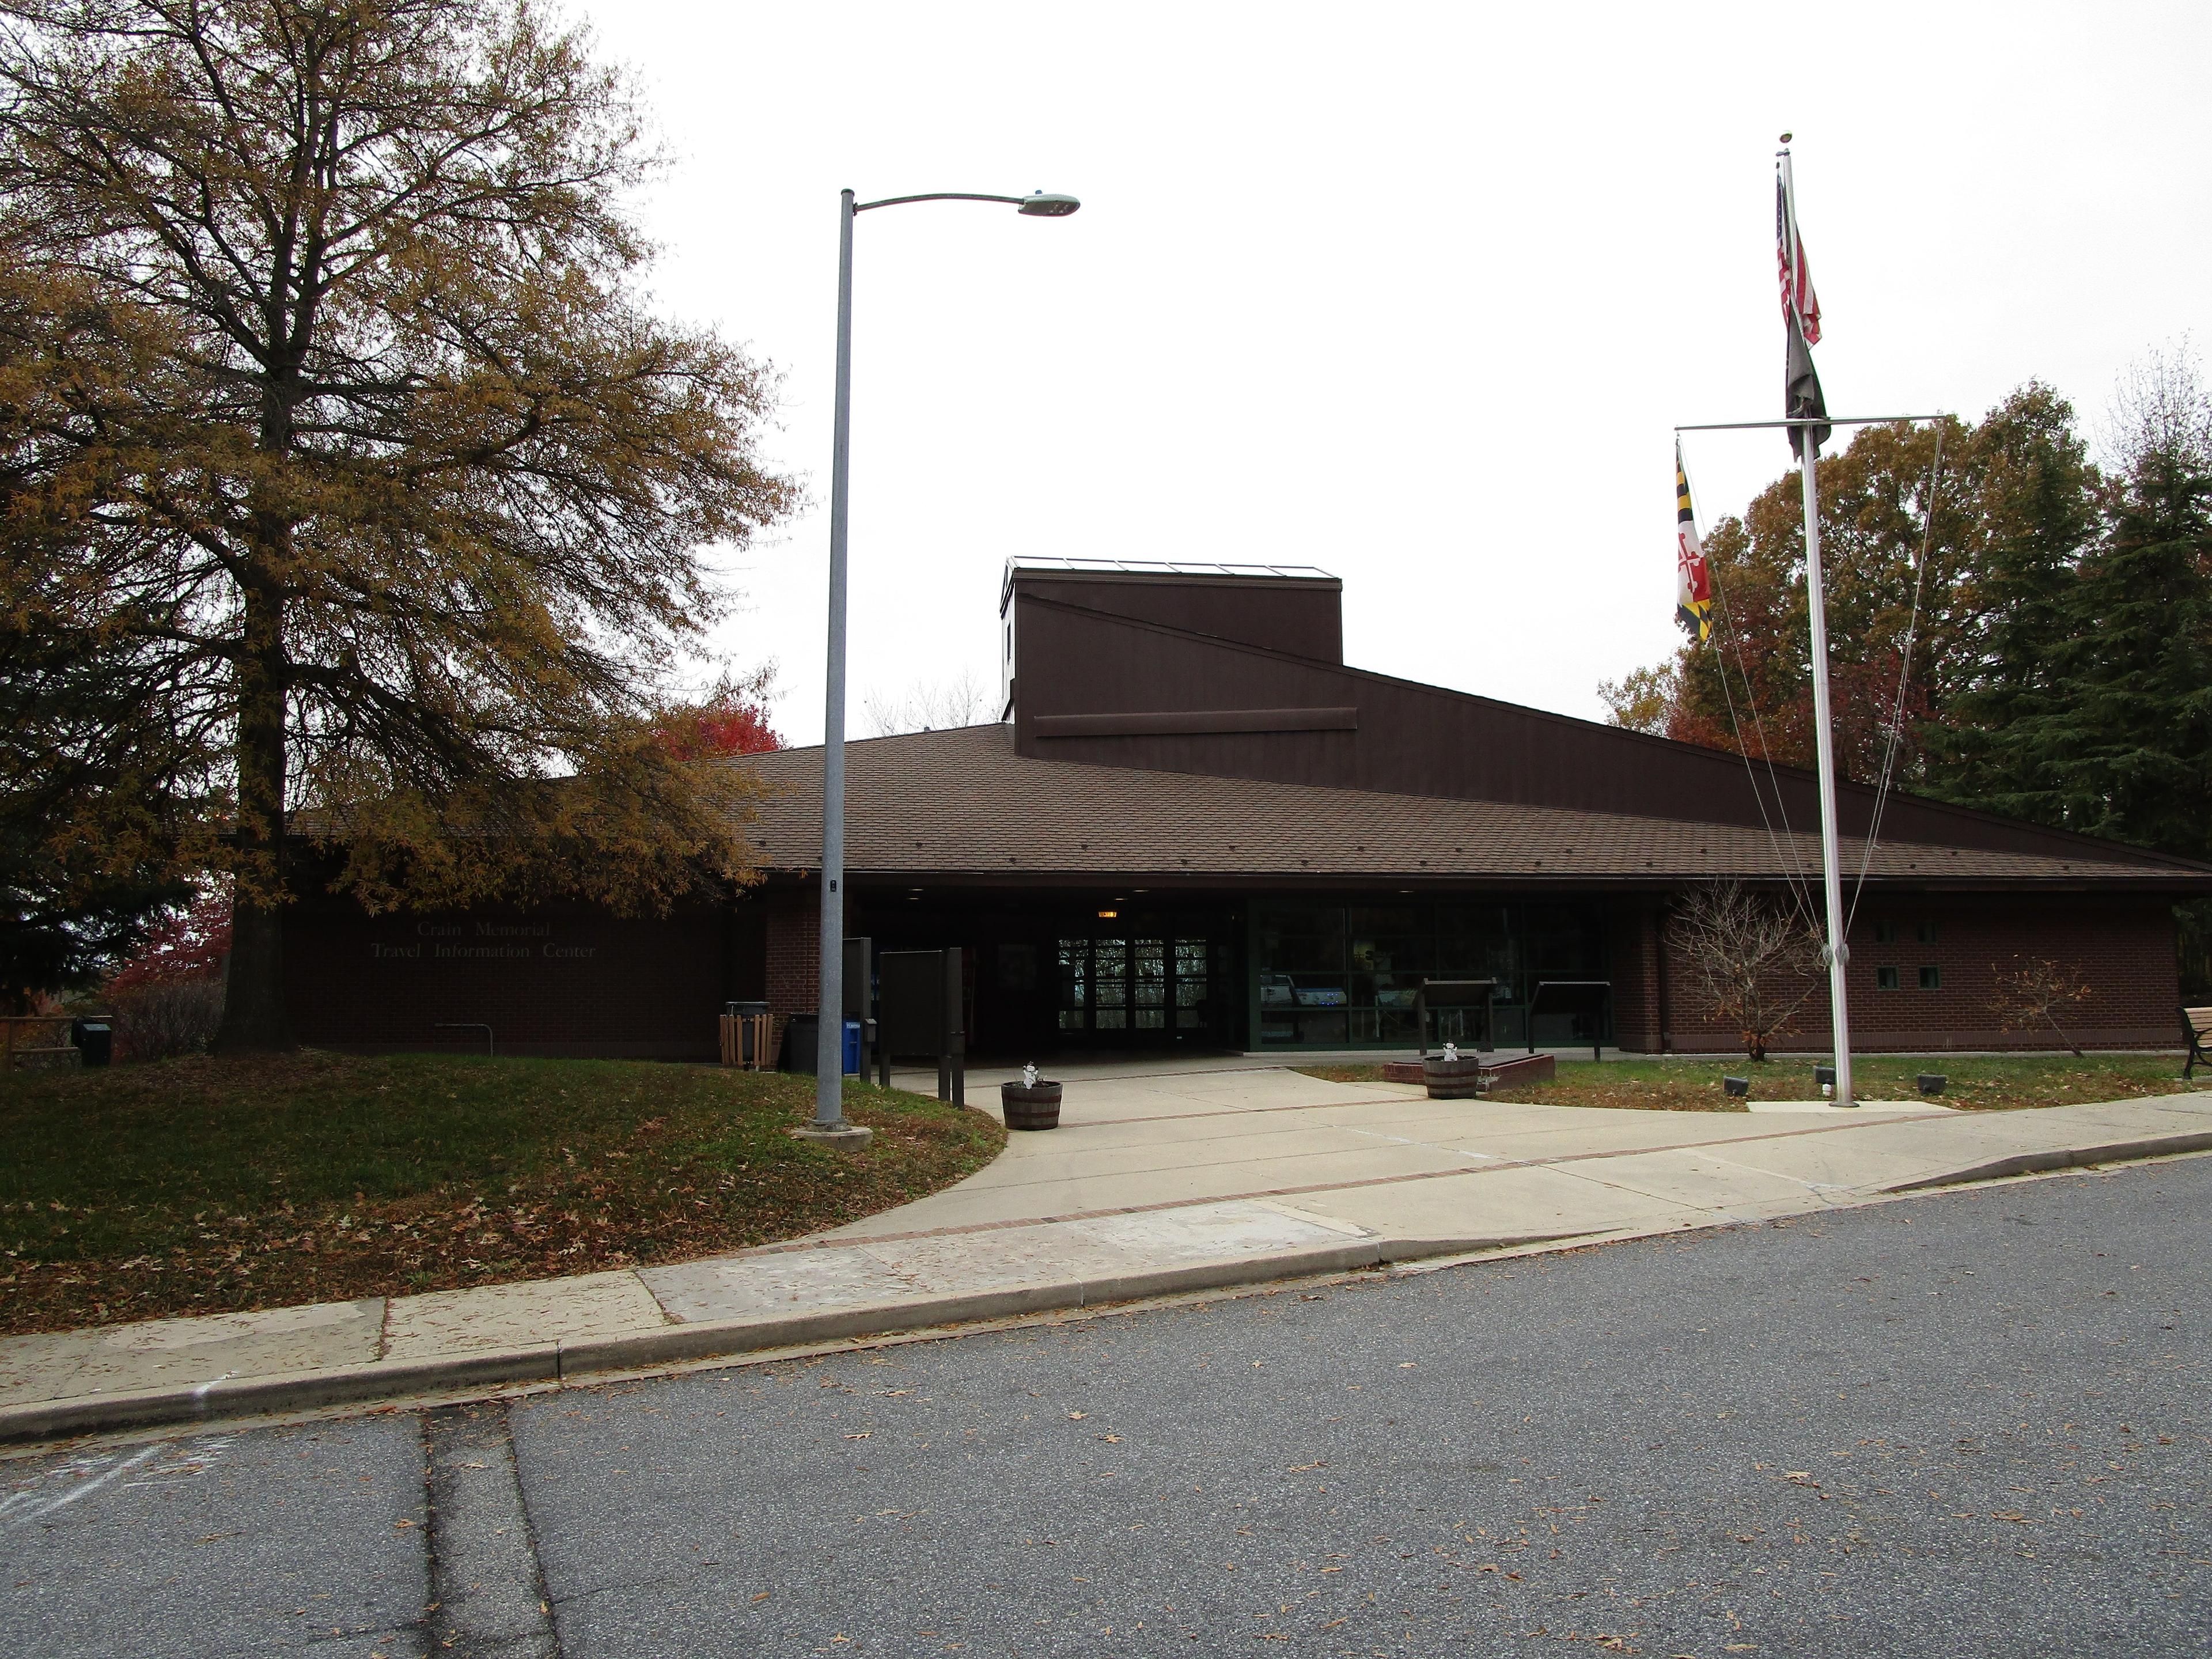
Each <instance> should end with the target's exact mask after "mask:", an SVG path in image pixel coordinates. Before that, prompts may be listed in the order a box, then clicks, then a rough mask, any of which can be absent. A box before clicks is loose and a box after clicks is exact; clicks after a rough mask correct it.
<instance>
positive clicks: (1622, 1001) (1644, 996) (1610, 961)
mask: <svg viewBox="0 0 2212 1659" xmlns="http://www.w3.org/2000/svg"><path fill="white" fill-rule="evenodd" d="M1606 967H1607V974H1608V975H1609V976H1610V977H1611V979H1612V981H1613V1041H1614V1042H1617V1043H1619V1044H1620V1047H1622V1048H1626V1049H1629V1050H1632V1051H1635V1052H1644V1053H1648V1052H1650V1051H1651V1050H1653V1049H1656V1048H1658V1047H1659V936H1658V927H1657V922H1656V901H1652V902H1646V901H1643V900H1632V901H1627V902H1622V903H1619V904H1615V905H1613V906H1612V907H1611V908H1610V910H1609V911H1608V912H1607V918H1606Z"/></svg>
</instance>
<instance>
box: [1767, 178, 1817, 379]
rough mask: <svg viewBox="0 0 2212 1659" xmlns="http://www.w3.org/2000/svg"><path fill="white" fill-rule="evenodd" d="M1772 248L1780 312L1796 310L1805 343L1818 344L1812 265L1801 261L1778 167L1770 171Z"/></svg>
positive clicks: (1791, 205) (1801, 245) (1792, 210)
mask: <svg viewBox="0 0 2212 1659" xmlns="http://www.w3.org/2000/svg"><path fill="white" fill-rule="evenodd" d="M1774 248H1775V259H1776V263H1777V264H1778V265H1779V266H1780V269H1781V276H1782V314H1783V315H1784V316H1785V317H1787V316H1789V315H1790V313H1793V312H1794V313H1796V317H1797V320H1798V321H1799V322H1800V323H1801V324H1802V325H1803V326H1804V330H1805V343H1806V344H1807V345H1818V344H1820V295H1817V294H1815V293H1814V292H1813V271H1812V268H1811V267H1810V266H1808V264H1806V263H1805V241H1804V239H1803V238H1802V237H1801V236H1800V235H1798V234H1797V204H1796V203H1795V202H1794V201H1792V200H1791V199H1790V185H1789V184H1788V182H1787V180H1786V179H1785V178H1784V174H1783V173H1782V170H1781V169H1780V168H1777V169H1776V170H1775V173H1774Z"/></svg>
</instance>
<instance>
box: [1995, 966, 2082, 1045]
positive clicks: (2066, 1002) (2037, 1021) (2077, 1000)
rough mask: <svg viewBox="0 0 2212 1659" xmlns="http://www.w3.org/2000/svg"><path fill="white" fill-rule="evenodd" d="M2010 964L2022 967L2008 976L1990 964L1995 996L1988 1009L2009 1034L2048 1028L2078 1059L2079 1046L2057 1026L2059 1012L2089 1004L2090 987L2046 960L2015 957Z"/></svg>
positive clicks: (2072, 970)
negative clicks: (2017, 964)
mask: <svg viewBox="0 0 2212 1659" xmlns="http://www.w3.org/2000/svg"><path fill="white" fill-rule="evenodd" d="M2013 961H2014V962H2015V963H2020V964H2021V965H2020V966H2018V967H2015V969H2013V970H2012V971H2011V972H2009V973H2007V972H2004V971H2002V970H2001V969H1999V968H1998V967H1997V965H1996V963H1990V973H1991V974H1992V975H1995V976H1996V982H1997V994H1996V996H1994V997H1992V998H1991V999H1990V1006H1991V1007H1992V1008H1994V1009H1995V1010H1996V1014H1997V1018H2000V1019H2002V1021H2003V1022H2004V1025H2005V1029H2006V1030H2008V1031H2033V1030H2041V1029H2042V1028H2043V1027H2044V1026H2045V1025H2048V1026H2049V1027H2050V1028H2051V1030H2054V1031H2056V1032H2057V1033H2058V1040H2059V1041H2060V1042H2063V1043H2064V1044H2065V1045H2066V1047H2067V1048H2069V1050H2070V1051H2071V1052H2072V1053H2073V1054H2075V1056H2077V1057H2078V1056H2079V1055H2080V1054H2081V1044H2080V1043H2078V1042H2075V1041H2074V1039H2073V1038H2072V1037H2071V1036H2069V1035H2068V1034H2067V1031H2066V1028H2065V1027H2064V1026H2063V1025H2061V1024H2059V1023H2058V1011H2059V1010H2060V1009H2062V1008H2076V1007H2079V1006H2081V1004H2082V1003H2084V1002H2087V1000H2089V984H2088V981H2087V980H2085V979H2083V978H2082V977H2081V969H2078V968H2074V967H2061V966H2060V965H2059V964H2058V963H2056V962H2053V961H2052V960H2051V958H2050V957H2014V958H2013Z"/></svg>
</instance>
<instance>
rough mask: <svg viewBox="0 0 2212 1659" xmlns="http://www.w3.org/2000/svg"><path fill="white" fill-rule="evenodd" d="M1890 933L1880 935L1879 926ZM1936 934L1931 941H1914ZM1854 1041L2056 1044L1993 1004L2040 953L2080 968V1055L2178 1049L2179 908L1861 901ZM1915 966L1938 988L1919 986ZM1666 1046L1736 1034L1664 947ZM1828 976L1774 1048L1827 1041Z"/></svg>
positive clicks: (1854, 935) (1853, 971) (1707, 1046)
mask: <svg viewBox="0 0 2212 1659" xmlns="http://www.w3.org/2000/svg"><path fill="white" fill-rule="evenodd" d="M1885 922H1887V923H1890V924H1892V925H1893V932H1894V935H1895V936H1894V939H1893V940H1891V941H1887V942H1885V941H1882V940H1880V939H1877V938H1876V936H1875V935H1876V932H1877V928H1878V927H1879V925H1880V924H1882V923H1885ZM1923 925H1925V926H1927V927H1931V928H1932V929H1933V933H1934V938H1933V940H1932V942H1927V943H1923V942H1922V940H1921V939H1920V938H1919V932H1920V929H1921V927H1923ZM1848 937H1849V941H1850V952H1851V956H1850V977H1849V980H1848V981H1847V983H1848V985H1849V987H1850V1013H1851V1046H1852V1048H1854V1049H1855V1050H1862V1051H1864V1052H1867V1053H1881V1052H1884V1051H1891V1052H1908V1053H1909V1052H1919V1051H1933V1052H1941V1051H1942V1050H1945V1049H1975V1048H2057V1047H2058V1046H2059V1042H2058V1037H2057V1034H2056V1033H2054V1032H2052V1031H2051V1030H2050V1029H2049V1028H2048V1027H2047V1026H2046V1027H2045V1028H2044V1030H2042V1031H2041V1032H2040V1033H2038V1032H2035V1031H2016V1030H2006V1029H2005V1027H2004V1025H2003V1024H2002V1020H2001V1018H2000V1017H1999V1015H1998V1014H1997V1012H1996V1010H1995V1008H1994V1007H1993V1006H1992V1003H1993V1001H1994V1000H1995V998H1996V993H1997V989H1998V985H1997V980H1998V975H2000V974H2002V973H2006V972H2009V971H2011V970H2012V969H2014V968H2015V966H2024V965H2026V963H2027V961H2028V960H2029V959H2031V958H2034V957H2048V958H2050V959H2051V960H2053V961H2055V962H2057V963H2058V964H2059V965H2060V966H2061V967H2062V968H2070V969H2075V970H2076V971H2078V972H2079V973H2080V974H2081V976H2082V977H2083V978H2084V979H2086V980H2087V981H2088V983H2089V985H2090V987H2091V994H2090V996H2089V998H2088V1000H2087V1001H2085V1002H2083V1003H2081V1005H2080V1006H2078V1008H2077V1009H2075V1010H2074V1011H2073V1012H2071V1014H2070V1015H2069V1014H2068V1013H2065V1012H2062V1013H2061V1014H2060V1015H2059V1020H2060V1023H2061V1024H2063V1025H2064V1026H2065V1027H2066V1029H2067V1030H2068V1031H2069V1033H2070V1034H2071V1035H2072V1036H2074V1037H2075V1040H2076V1041H2077V1042H2080V1043H2081V1045H2082V1046H2083V1047H2084V1048H2172V1047H2173V1046H2174V1045H2175V1043H2176V1042H2177V1040H2178V1037H2177V1033H2178V1030H2179V1024H2178V1020H2179V1016H2178V1015H2177V1014H2176V1012H2175V1008H2176V1005H2177V1004H2178V1003H2179V998H2180V985H2179V976H2178V975H2177V972H2176V969H2175V963H2174V923H2173V911H2172V906H2171V905H2170V904H2168V903H2166V902H2162V901H2159V900H2138V899H2108V900H2097V899H2087V898H2077V897H2071V896H2069V897H2067V898H2063V899H2062V898H2045V897H2039V896H2033V895H2022V896H2018V897H2012V898H1993V897H1979V896H1977V897H1930V898H1926V899H1914V898H1909V897H1895V898H1892V897H1881V898H1875V897H1871V896H1870V897H1869V898H1868V899H1867V900H1866V901H1865V902H1863V903H1862V904H1861V905H1860V907H1859V914H1858V917H1857V921H1856V922H1855V924H1854V925H1853V927H1852V928H1851V931H1850V934H1849V936H1848ZM1885 967H1888V968H1894V969H1897V980H1898V987H1899V988H1897V989H1895V990H1885V989H1881V988H1879V987H1878V978H1877V975H1878V970H1879V969H1882V968H1885ZM1923 968H1933V969H1936V971H1937V974H1938V975H1939V977H1940V980H1941V985H1940V987H1939V988H1936V989H1932V990H1923V988H1921V984H1920V970H1921V969H1923ZM1667 975H1668V985H1667V991H1668V998H1667V1000H1668V1012H1669V1015H1670V1024H1671V1027H1672V1030H1671V1037H1672V1046H1673V1047H1674V1048H1676V1049H1678V1050H1680V1051H1682V1052H1685V1053H1692V1054H1698V1053H1728V1052H1730V1051H1736V1052H1741V1049H1740V1046H1739V1042H1738V1034H1737V1033H1736V1032H1735V1030H1732V1029H1729V1028H1727V1027H1725V1026H1724V1025H1723V1024H1719V1023H1717V1022H1716V1021H1714V1020H1712V1019H1711V1018H1710V1017H1709V1015H1708V1013H1707V1011H1706V1009H1705V1005H1704V1000H1703V997H1702V995H1701V994H1700V993H1699V990H1698V987H1697V983H1696V980H1695V977H1694V975H1693V974H1692V970H1691V969H1690V967H1689V964H1688V963H1686V962H1685V961H1684V960H1683V959H1682V957H1681V956H1680V953H1679V952H1678V951H1674V950H1673V949H1672V948H1671V947H1670V948H1669V949H1668V960H1667ZM1829 1041H1830V1038H1829V1020H1828V993H1827V983H1826V979H1825V978H1823V979H1822V980H1820V981H1819V983H1818V985H1817V986H1816V987H1814V991H1813V994H1812V995H1811V996H1809V997H1808V999H1807V1000H1806V1001H1805V1002H1804V1004H1803V1005H1802V1006H1801V1007H1800V1008H1799V1009H1798V1011H1797V1013H1796V1018H1795V1020H1794V1022H1793V1029H1792V1030H1790V1031H1789V1032H1788V1033H1786V1034H1784V1036H1780V1037H1779V1038H1778V1039H1777V1040H1776V1041H1775V1042H1774V1044H1773V1046H1774V1047H1775V1048H1777V1049H1780V1050H1790V1051H1807V1050H1820V1049H1825V1048H1826V1047H1827V1046H1828V1045H1829Z"/></svg>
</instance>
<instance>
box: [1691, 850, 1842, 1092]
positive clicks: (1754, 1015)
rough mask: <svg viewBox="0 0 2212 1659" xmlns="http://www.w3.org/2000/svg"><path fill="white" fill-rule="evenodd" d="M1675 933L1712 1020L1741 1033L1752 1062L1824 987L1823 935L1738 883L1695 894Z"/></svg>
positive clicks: (1760, 1057)
mask: <svg viewBox="0 0 2212 1659" xmlns="http://www.w3.org/2000/svg"><path fill="white" fill-rule="evenodd" d="M1671 931H1672V933H1673V936H1674V945H1675V948H1676V949H1677V950H1679V951H1680V952H1681V954H1682V955H1683V957H1686V959H1687V960H1688V962H1689V963H1690V968H1691V971H1692V973H1693V974H1694V975H1696V980H1697V985H1698V988H1699V992H1700V994H1702V996H1703V998H1704V1000H1705V1005H1706V1006H1707V1008H1708V1009H1709V1010H1710V1012H1711V1015H1712V1017H1713V1018H1716V1019H1721V1020H1725V1021H1727V1022H1728V1023H1729V1024H1732V1025H1734V1026H1735V1028H1736V1030H1738V1031H1739V1032H1741V1034H1742V1037H1743V1047H1744V1052H1745V1053H1746V1054H1749V1055H1750V1056H1751V1058H1752V1059H1753V1060H1765V1058H1766V1048H1767V1044H1768V1043H1769V1042H1771V1041H1772V1040H1773V1038H1774V1037H1775V1036H1778V1034H1780V1033H1781V1032H1783V1031H1785V1030H1788V1029H1789V1026H1790V1019H1791V1018H1793V1017H1794V1016H1795V1015H1796V1012H1797V1010H1798V1008H1799V1007H1800V1006H1802V1005H1803V1003H1804V1001H1805V1000H1806V998H1808V997H1809V996H1811V995H1812V994H1813V993H1814V990H1816V989H1817V988H1818V987H1819V985H1820V979H1819V975H1820V965H1821V957H1820V937H1819V935H1818V934H1816V933H1814V932H1813V930H1812V929H1811V928H1809V927H1807V926H1806V924H1805V922H1804V921H1803V919H1802V917H1800V916H1799V915H1796V914H1795V913H1794V912H1792V911H1790V910H1788V909H1785V908H1784V907H1783V906H1781V905H1779V904H1777V903H1775V902H1773V901H1771V899H1768V898H1766V897H1765V896H1762V895H1759V894H1756V893H1752V892H1749V891H1747V890H1745V888H1744V887H1743V885H1742V884H1741V883H1738V882H1733V881H1723V882H1715V883H1713V884H1711V885H1709V886H1702V887H1697V888H1693V889H1692V890H1691V892H1690V895H1689V897H1688V898H1687V899H1686V900H1685V901H1684V902H1683V904H1682V906H1681V908H1680V909H1678V910H1677V911H1676V912H1675V913H1674V919H1673V921H1672V923H1671Z"/></svg>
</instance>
